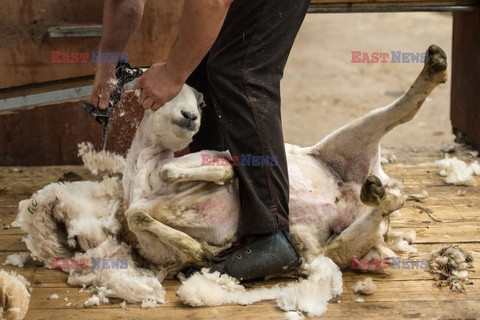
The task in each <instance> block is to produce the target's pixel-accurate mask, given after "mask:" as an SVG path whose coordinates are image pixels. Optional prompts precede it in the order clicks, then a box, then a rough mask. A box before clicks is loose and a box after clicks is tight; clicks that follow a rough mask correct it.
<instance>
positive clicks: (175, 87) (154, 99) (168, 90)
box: [135, 63, 185, 110]
mask: <svg viewBox="0 0 480 320" xmlns="http://www.w3.org/2000/svg"><path fill="white" fill-rule="evenodd" d="M184 82H185V81H184V80H183V79H178V77H176V75H175V73H174V71H173V70H171V69H170V68H169V65H168V64H166V63H155V64H153V65H152V66H151V67H150V68H148V70H147V71H145V72H144V74H143V75H142V76H141V77H140V78H139V79H138V81H137V84H136V85H135V89H141V91H142V93H141V94H140V97H139V101H140V104H141V105H142V107H143V108H144V109H152V110H157V109H158V108H160V107H161V106H163V105H164V104H165V103H167V102H168V101H170V100H172V99H173V98H175V97H176V96H177V94H178V93H179V92H180V90H182V87H183V84H184Z"/></svg>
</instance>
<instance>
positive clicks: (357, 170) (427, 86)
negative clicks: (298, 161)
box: [311, 45, 447, 183]
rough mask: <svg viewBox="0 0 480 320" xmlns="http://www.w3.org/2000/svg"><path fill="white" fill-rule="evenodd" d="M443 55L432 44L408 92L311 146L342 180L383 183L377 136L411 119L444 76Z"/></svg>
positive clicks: (445, 75)
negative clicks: (373, 177) (370, 179)
mask: <svg viewBox="0 0 480 320" xmlns="http://www.w3.org/2000/svg"><path fill="white" fill-rule="evenodd" d="M446 69H447V58H446V55H445V53H444V52H443V50H442V49H441V48H439V47H437V46H435V45H432V46H430V47H429V48H428V50H427V59H426V62H425V65H424V67H423V70H422V71H421V73H420V75H419V76H418V77H417V79H416V80H415V82H414V83H413V85H412V86H411V87H410V88H409V89H408V91H407V92H406V93H405V94H403V95H402V96H401V97H400V98H398V99H397V100H396V101H394V102H393V103H391V104H390V105H388V106H386V107H383V108H378V109H376V110H373V111H371V112H369V113H368V114H366V115H365V116H363V117H361V118H359V119H357V120H355V121H354V122H352V123H350V124H348V125H346V126H344V127H342V128H340V129H338V130H336V131H334V132H333V133H331V134H330V135H328V136H327V137H326V138H325V139H323V140H322V141H320V142H319V143H318V144H317V145H315V146H313V147H312V149H311V153H312V154H316V155H317V156H318V157H319V158H321V159H322V161H323V162H325V163H327V164H329V165H330V166H331V167H332V168H333V169H334V170H336V171H337V173H338V174H339V175H340V177H341V178H342V179H344V180H345V181H354V182H357V183H362V182H363V181H364V180H365V179H366V177H367V176H368V175H369V174H376V175H378V176H379V177H380V178H381V180H382V181H383V182H386V179H385V178H386V175H385V174H384V173H383V171H381V168H380V165H379V160H378V158H379V142H380V139H381V138H382V137H383V136H384V135H385V134H386V133H387V132H389V131H390V130H392V129H393V128H394V127H396V126H397V125H399V124H402V123H405V122H407V121H409V120H411V119H412V118H413V117H414V116H415V114H416V113H417V112H418V110H419V109H420V106H421V105H422V104H423V102H424V101H425V99H426V98H427V96H428V95H429V94H430V93H431V92H432V91H433V89H435V87H437V86H438V85H439V84H441V83H444V82H445V81H446V79H447V72H446Z"/></svg>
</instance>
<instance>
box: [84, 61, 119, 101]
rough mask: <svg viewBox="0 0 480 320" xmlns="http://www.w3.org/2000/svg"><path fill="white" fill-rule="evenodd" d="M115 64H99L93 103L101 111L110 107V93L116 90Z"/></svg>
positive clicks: (94, 83) (94, 84)
mask: <svg viewBox="0 0 480 320" xmlns="http://www.w3.org/2000/svg"><path fill="white" fill-rule="evenodd" d="M113 81H115V64H113V63H98V64H97V72H96V73H95V81H94V82H93V89H92V96H91V98H90V101H91V103H92V104H93V105H94V106H95V107H98V108H100V109H106V108H107V107H108V100H109V98H110V92H112V91H113V89H114V88H115V85H114V82H113Z"/></svg>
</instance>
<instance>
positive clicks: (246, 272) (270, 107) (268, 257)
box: [202, 0, 309, 279]
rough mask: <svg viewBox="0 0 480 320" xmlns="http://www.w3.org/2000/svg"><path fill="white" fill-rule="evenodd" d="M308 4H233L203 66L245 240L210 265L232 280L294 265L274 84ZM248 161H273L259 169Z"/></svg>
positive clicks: (281, 0) (270, 0)
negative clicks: (230, 159) (233, 160)
mask: <svg viewBox="0 0 480 320" xmlns="http://www.w3.org/2000/svg"><path fill="white" fill-rule="evenodd" d="M308 5H309V1H307V0H299V1H294V2H292V1H290V0H258V1H248V0H235V1H233V3H232V5H231V7H230V10H229V13H228V15H227V18H226V20H225V23H224V26H223V28H222V31H221V32H220V35H219V37H218V39H217V41H216V42H215V44H214V46H213V47H212V49H211V51H210V53H209V56H208V60H207V63H206V71H207V75H208V81H209V86H208V87H209V97H208V99H210V100H211V104H212V106H213V108H212V109H211V110H210V111H214V113H213V114H214V116H215V117H216V118H217V121H216V123H217V125H218V132H217V135H218V134H219V133H221V134H222V135H223V143H224V146H225V148H227V149H229V150H230V153H231V154H232V156H238V157H239V159H240V161H239V162H238V164H239V165H238V166H237V167H235V169H236V171H237V174H238V177H239V181H240V201H241V209H242V216H241V226H240V230H239V234H240V235H241V236H244V237H243V239H244V240H245V239H247V241H244V243H243V245H242V246H240V247H239V248H232V249H230V250H228V251H226V252H225V253H224V254H220V255H219V256H217V257H215V258H214V259H213V260H212V261H211V262H210V264H209V266H210V267H211V268H212V269H215V270H219V271H222V272H226V273H228V274H230V275H233V276H235V277H237V278H241V279H251V278H256V277H261V276H264V275H266V274H272V273H279V272H281V271H283V270H285V268H287V269H288V268H291V267H296V266H298V264H299V256H298V253H297V252H296V250H295V249H294V247H293V245H292V243H291V241H290V239H289V237H288V233H287V232H288V194H289V185H288V172H287V161H286V155H285V146H284V140H283V133H282V125H281V112H280V80H281V78H282V76H283V70H284V67H285V64H286V61H287V58H288V55H289V53H290V49H291V47H292V45H293V42H294V40H295V36H296V34H297V32H298V30H299V28H300V26H301V24H302V22H303V19H304V17H305V14H306V11H307V9H308ZM211 115H212V114H210V116H211ZM202 125H203V124H202ZM207 131H210V130H208V129H207ZM204 133H205V131H204ZM211 134H212V132H211V131H210V135H211ZM211 137H212V139H215V136H214V135H211ZM202 139H204V138H202ZM248 157H252V158H250V161H251V162H250V163H248V161H245V160H247V159H248ZM253 157H260V158H261V159H273V161H270V162H269V164H268V165H261V166H258V165H255V163H254V162H253V161H252V159H253Z"/></svg>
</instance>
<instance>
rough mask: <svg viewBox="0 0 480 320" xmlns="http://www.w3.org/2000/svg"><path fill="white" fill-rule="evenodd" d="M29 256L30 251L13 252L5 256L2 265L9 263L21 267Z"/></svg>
mask: <svg viewBox="0 0 480 320" xmlns="http://www.w3.org/2000/svg"><path fill="white" fill-rule="evenodd" d="M29 258H30V252H19V253H13V254H10V255H8V256H7V259H5V262H4V263H3V265H7V264H11V265H12V266H15V267H19V268H23V266H24V265H25V264H26V263H27V261H28V259H29Z"/></svg>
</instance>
